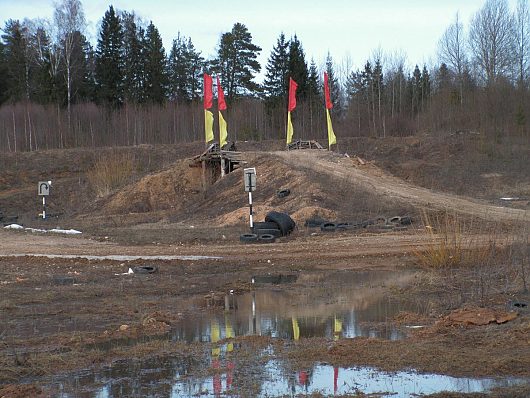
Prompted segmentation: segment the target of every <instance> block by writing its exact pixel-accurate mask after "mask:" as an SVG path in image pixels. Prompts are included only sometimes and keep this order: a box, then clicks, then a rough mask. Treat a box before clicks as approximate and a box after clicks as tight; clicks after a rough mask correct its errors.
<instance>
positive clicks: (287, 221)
mask: <svg viewBox="0 0 530 398" xmlns="http://www.w3.org/2000/svg"><path fill="white" fill-rule="evenodd" d="M265 221H269V222H275V223H276V224H277V225H278V228H279V230H280V231H281V232H282V236H287V235H289V234H290V233H291V231H292V230H293V229H294V227H295V222H294V221H293V219H292V218H291V217H289V215H288V214H286V213H280V212H277V211H271V212H269V213H268V214H267V216H266V217H265Z"/></svg>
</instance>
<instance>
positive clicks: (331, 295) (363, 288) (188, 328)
mask: <svg viewBox="0 0 530 398" xmlns="http://www.w3.org/2000/svg"><path fill="white" fill-rule="evenodd" d="M413 277H414V274H413V273H411V272H400V273H396V272H388V271H385V272H382V271H379V272H356V273H351V272H349V273H338V274H336V275H334V276H332V277H329V276H328V277H326V282H327V283H326V284H325V285H324V286H323V284H322V281H319V280H311V281H308V280H304V276H300V277H299V279H298V281H297V282H298V283H299V284H309V283H312V284H314V285H316V286H310V288H308V289H306V290H304V289H302V290H300V289H280V288H278V289H274V288H271V287H270V286H268V287H265V285H263V286H262V287H259V285H257V284H256V289H255V290H253V291H252V292H251V293H247V294H243V295H226V296H225V297H224V300H223V298H220V299H219V301H218V302H217V303H216V302H213V299H212V301H208V299H206V304H207V305H212V306H215V305H217V306H220V307H222V308H224V310H225V312H224V313H221V314H220V313H218V312H217V313H199V315H193V316H189V317H185V319H184V320H183V321H182V322H180V323H179V324H178V325H176V326H175V328H174V329H173V331H172V338H173V340H176V341H187V342H192V341H199V342H211V341H215V339H216V338H218V339H223V338H227V337H235V336H246V335H260V336H271V337H279V338H283V339H293V340H297V339H299V338H304V337H327V338H353V337H358V336H366V337H380V338H385V339H391V340H396V339H399V338H402V337H403V336H404V333H403V332H402V331H401V330H398V329H396V328H393V327H392V326H391V325H390V322H389V321H390V320H392V319H393V318H394V316H395V315H396V314H397V313H398V312H400V311H404V310H411V311H420V310H421V308H418V305H412V304H406V303H405V304H404V303H400V302H397V301H395V300H393V299H392V297H391V296H390V297H389V296H388V292H387V288H388V286H390V285H392V286H404V285H406V284H407V283H409V282H410V280H411V279H412V278H413ZM332 278H335V279H337V280H338V281H340V283H339V284H337V281H332V280H330V279H332ZM254 280H255V281H256V280H260V281H261V282H262V283H266V282H268V283H282V281H286V280H289V283H292V282H295V280H296V279H295V278H293V277H292V276H290V277H289V278H287V277H286V276H283V277H282V278H279V277H278V276H266V277H258V276H255V277H254ZM330 282H332V283H330ZM329 286H332V287H329ZM196 309H197V310H198V309H199V307H197V308H196ZM196 312H198V311H196Z"/></svg>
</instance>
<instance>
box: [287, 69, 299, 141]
mask: <svg viewBox="0 0 530 398" xmlns="http://www.w3.org/2000/svg"><path fill="white" fill-rule="evenodd" d="M297 88H298V84H296V82H295V81H294V80H293V79H292V78H289V103H288V104H287V145H289V144H290V143H291V142H292V141H293V134H294V129H293V123H292V121H291V111H293V110H294V108H296V89H297Z"/></svg>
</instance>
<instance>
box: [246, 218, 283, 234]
mask: <svg viewBox="0 0 530 398" xmlns="http://www.w3.org/2000/svg"><path fill="white" fill-rule="evenodd" d="M252 229H253V230H254V232H255V231H257V230H258V229H278V224H276V223H275V222H269V221H265V222H255V223H254V225H253V227H252ZM255 233H256V232H255Z"/></svg>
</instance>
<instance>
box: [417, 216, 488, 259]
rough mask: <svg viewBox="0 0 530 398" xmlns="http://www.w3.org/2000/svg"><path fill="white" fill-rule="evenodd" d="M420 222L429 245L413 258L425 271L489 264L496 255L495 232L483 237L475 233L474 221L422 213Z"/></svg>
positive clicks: (482, 234) (481, 234)
mask: <svg viewBox="0 0 530 398" xmlns="http://www.w3.org/2000/svg"><path fill="white" fill-rule="evenodd" d="M422 221H423V224H424V225H425V234H426V235H427V237H428V239H429V241H430V243H431V244H430V245H429V247H428V248H427V249H426V250H424V251H417V252H415V255H416V258H417V260H418V262H419V263H420V264H421V265H422V266H424V267H426V268H431V269H445V268H454V267H474V266H479V265H481V264H485V263H489V262H490V260H491V259H492V258H493V257H494V256H495V254H496V242H497V232H496V230H495V229H494V228H493V229H489V230H488V231H487V232H486V233H485V234H484V233H477V228H476V226H475V223H474V222H473V221H465V220H464V219H462V218H459V217H458V216H457V215H450V214H449V213H445V214H434V215H431V214H428V213H426V212H423V214H422Z"/></svg>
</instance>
